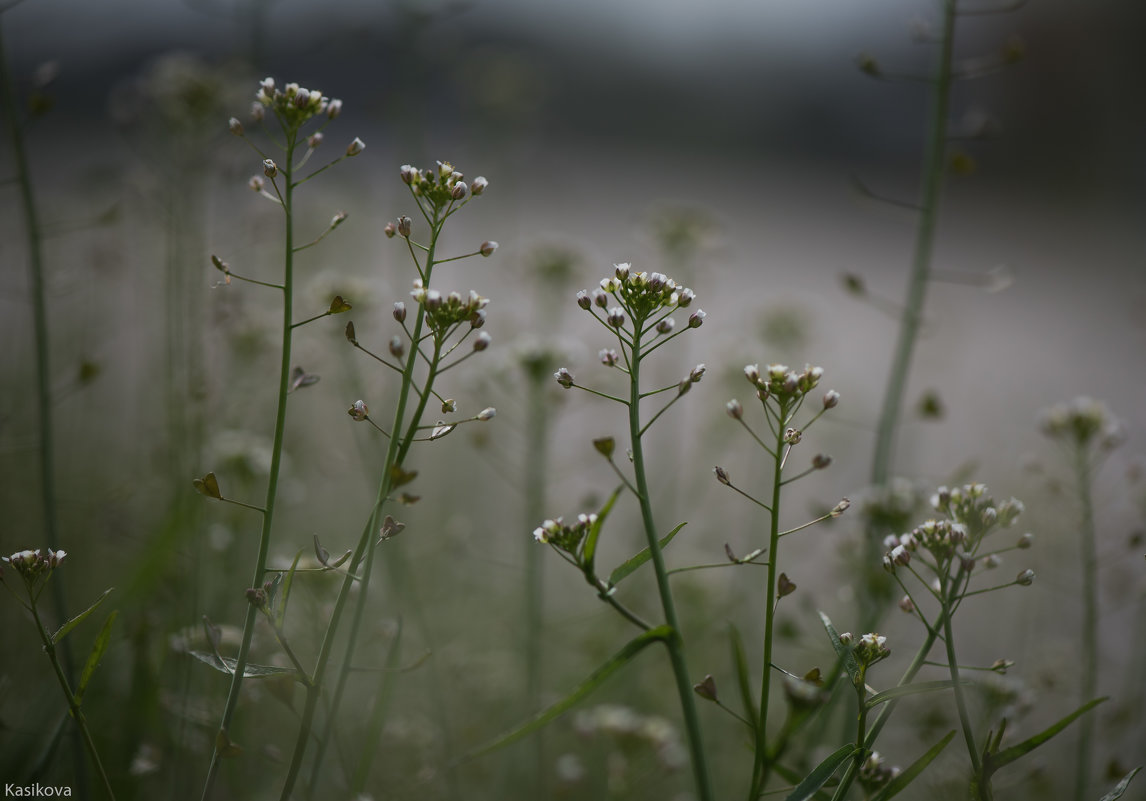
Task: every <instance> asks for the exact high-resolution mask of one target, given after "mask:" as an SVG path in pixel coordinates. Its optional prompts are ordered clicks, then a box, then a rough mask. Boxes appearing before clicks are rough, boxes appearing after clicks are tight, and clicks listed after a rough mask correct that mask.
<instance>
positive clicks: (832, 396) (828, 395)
mask: <svg viewBox="0 0 1146 801" xmlns="http://www.w3.org/2000/svg"><path fill="white" fill-rule="evenodd" d="M839 402H840V393H838V392H836V391H835V390H834V389H830V390H828V391H827V392H825V393H824V408H825V409H834V408H835V407H836V404H838V403H839Z"/></svg>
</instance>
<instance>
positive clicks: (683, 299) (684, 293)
mask: <svg viewBox="0 0 1146 801" xmlns="http://www.w3.org/2000/svg"><path fill="white" fill-rule="evenodd" d="M695 299H696V293H695V292H693V291H692V290H691V289H689V288H688V287H685V288H684V289H682V290H680V291H679V292H677V293H676V306H677V308H678V309H686V308H688V307H689V306H690V305H691V304H692V302H693V300H695Z"/></svg>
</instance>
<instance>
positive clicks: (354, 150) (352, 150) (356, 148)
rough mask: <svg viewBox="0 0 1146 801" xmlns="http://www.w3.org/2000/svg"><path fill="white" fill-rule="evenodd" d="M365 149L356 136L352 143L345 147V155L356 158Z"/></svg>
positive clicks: (364, 145)
mask: <svg viewBox="0 0 1146 801" xmlns="http://www.w3.org/2000/svg"><path fill="white" fill-rule="evenodd" d="M365 149H366V143H365V142H363V141H362V140H361V139H359V138H358V137H357V136H356V137H354V141H353V142H351V143H350V144H349V145H347V146H346V155H347V156H357V155H358V154H359V153H361V152H362V151H363V150H365Z"/></svg>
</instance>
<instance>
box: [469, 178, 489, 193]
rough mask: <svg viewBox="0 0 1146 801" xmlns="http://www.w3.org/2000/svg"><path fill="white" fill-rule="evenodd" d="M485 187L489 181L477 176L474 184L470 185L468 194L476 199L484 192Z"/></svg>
mask: <svg viewBox="0 0 1146 801" xmlns="http://www.w3.org/2000/svg"><path fill="white" fill-rule="evenodd" d="M487 186H489V181H487V180H486V179H485V176H482V175H479V176H478V177H477V178H474V182H473V183H472V184H470V194H471V195H473V196H474V197H477V196H478V195H480V194H481V193H482V192H484V191H485V188H486V187H487Z"/></svg>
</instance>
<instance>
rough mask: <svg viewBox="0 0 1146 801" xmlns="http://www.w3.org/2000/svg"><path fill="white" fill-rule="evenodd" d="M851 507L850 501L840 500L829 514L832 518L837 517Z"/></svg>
mask: <svg viewBox="0 0 1146 801" xmlns="http://www.w3.org/2000/svg"><path fill="white" fill-rule="evenodd" d="M851 505H852V502H851V501H849V500H848V499H847V498H842V499H841V500H840V502H839V503H837V504H836V505H835V506H833V507H832V511H831V512H830V513H829V514H831V516H832V517H839V516H840V515H842V514H843V513H844V512H846V511H847V510H848V507H849V506H851Z"/></svg>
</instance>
